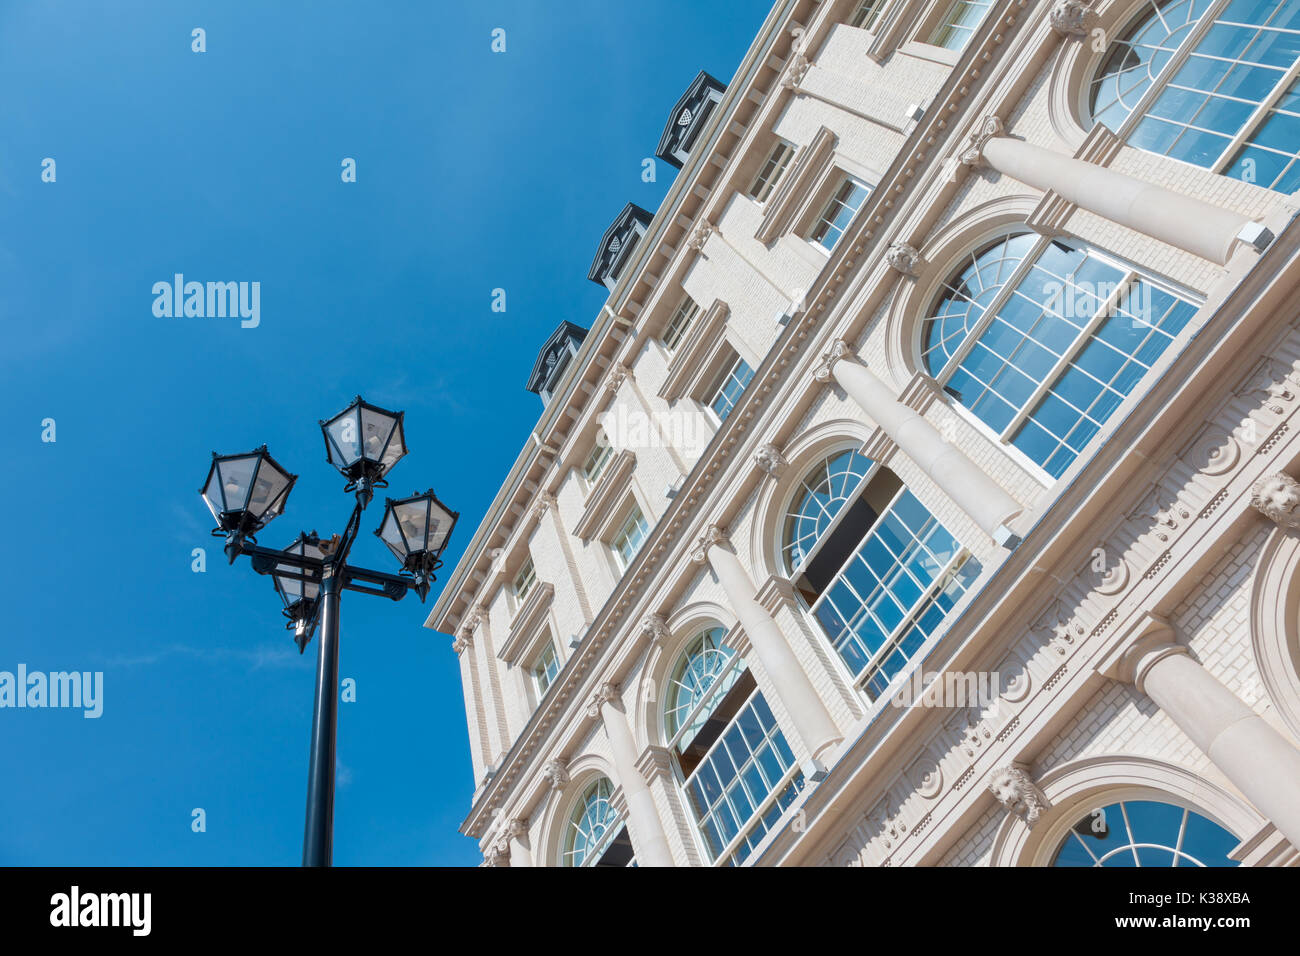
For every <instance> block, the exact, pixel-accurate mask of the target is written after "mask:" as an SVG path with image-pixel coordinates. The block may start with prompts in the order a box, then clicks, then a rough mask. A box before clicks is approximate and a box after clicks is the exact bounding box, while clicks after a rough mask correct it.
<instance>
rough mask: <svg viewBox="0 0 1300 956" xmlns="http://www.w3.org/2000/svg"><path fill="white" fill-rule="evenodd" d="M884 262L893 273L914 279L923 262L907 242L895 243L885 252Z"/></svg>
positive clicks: (919, 254)
mask: <svg viewBox="0 0 1300 956" xmlns="http://www.w3.org/2000/svg"><path fill="white" fill-rule="evenodd" d="M885 262H886V263H887V264H888V265H889V268H891V269H893V270H894V271H895V272H901V273H902V274H903V275H905V276H913V277H914V276H915V275H916V274H917V272H918V271H920V268H921V265H922V263H923V262H924V260H923V259H922V258H921V253H920V251H919V250H918V249H917V248H916V246H913V245H912V244H910V243H907V242H895V243H893V244H891V245H890V247H889V248H888V249H887V250H885Z"/></svg>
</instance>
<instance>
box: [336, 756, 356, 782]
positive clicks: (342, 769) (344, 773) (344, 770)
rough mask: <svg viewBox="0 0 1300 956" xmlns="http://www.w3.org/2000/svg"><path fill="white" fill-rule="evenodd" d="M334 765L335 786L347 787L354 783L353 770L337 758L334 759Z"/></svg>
mask: <svg viewBox="0 0 1300 956" xmlns="http://www.w3.org/2000/svg"><path fill="white" fill-rule="evenodd" d="M334 763H335V767H334V784H335V786H338V787H346V786H347V785H348V784H350V783H351V782H352V768H351V767H349V766H348V765H347V764H345V763H344V762H343V761H342V760H339V759H338V757H337V756H335V758H334Z"/></svg>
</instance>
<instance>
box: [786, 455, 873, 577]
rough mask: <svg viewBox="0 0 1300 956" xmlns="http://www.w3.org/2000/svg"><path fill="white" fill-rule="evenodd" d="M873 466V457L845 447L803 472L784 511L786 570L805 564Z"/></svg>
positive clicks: (795, 569) (796, 568)
mask: <svg viewBox="0 0 1300 956" xmlns="http://www.w3.org/2000/svg"><path fill="white" fill-rule="evenodd" d="M870 468H871V459H870V458H867V457H866V456H865V455H863V454H862V453H861V452H858V451H857V450H855V449H852V448H846V449H844V450H843V451H837V452H833V453H832V454H830V455H828V456H827V457H826V458H824V459H823V460H822V461H820V462H818V463H817V464H816V465H815V466H814V467H813V468H812V469H811V470H810V471H809V472H808V474H806V475H804V478H803V481H802V482H800V483H799V490H798V491H797V492H796V493H795V496H794V499H793V500H792V501H791V502H790V507H789V508H788V509H787V510H786V514H785V530H784V533H783V535H782V544H781V555H782V558H783V559H784V561H785V568H786V570H787V571H797V570H799V568H801V567H802V566H803V564H804V561H805V560H806V559H807V558H808V556H809V555H810V554H811V553H812V551H813V547H814V546H815V545H816V543H817V541H818V540H819V539H820V538H821V536H822V535H823V534H825V533H826V530H827V529H828V528H829V527H830V525H831V523H832V522H833V521H835V519H836V518H837V517H838V516H839V513H840V509H841V508H843V507H844V505H845V504H846V503H847V502H849V501H851V500H852V499H853V496H854V495H855V494H856V493H857V491H858V486H859V485H860V484H862V479H863V478H865V477H866V474H867V471H868V470H869V469H870Z"/></svg>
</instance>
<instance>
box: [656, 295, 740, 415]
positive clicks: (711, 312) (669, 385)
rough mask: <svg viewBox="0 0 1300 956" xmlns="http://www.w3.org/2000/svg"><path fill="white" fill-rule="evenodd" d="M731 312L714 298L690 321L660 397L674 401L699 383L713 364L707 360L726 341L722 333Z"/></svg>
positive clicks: (675, 352)
mask: <svg viewBox="0 0 1300 956" xmlns="http://www.w3.org/2000/svg"><path fill="white" fill-rule="evenodd" d="M730 313H731V308H730V307H729V306H728V305H727V303H725V302H723V301H722V300H721V299H714V300H713V304H712V305H711V306H709V308H708V310H707V311H706V312H705V313H704V314H703V315H700V316H697V317H696V319H695V321H694V322H692V323H691V326H690V328H689V329H687V330H686V335H685V337H684V338H683V339H682V340H681V341H680V342H678V343H677V348H676V350H675V351H674V352H673V357H672V359H671V360H670V361H669V362H668V372H667V374H666V375H664V381H663V384H662V385H660V386H659V397H660V398H662V399H664V400H666V401H670V402H671V401H675V400H676V399H679V398H681V397H682V396H683V395H686V394H688V393H690V392H692V391H694V390H695V389H696V388H699V387H700V386H701V384H702V379H703V376H704V375H706V374H707V373H708V372H709V370H710V368H711V367H712V366H711V363H710V359H712V358H713V356H714V355H716V354H717V351H718V350H719V349H721V348H723V347H724V346H725V345H726V344H727V340H726V337H725V334H724V333H725V331H726V325H727V316H728V315H730Z"/></svg>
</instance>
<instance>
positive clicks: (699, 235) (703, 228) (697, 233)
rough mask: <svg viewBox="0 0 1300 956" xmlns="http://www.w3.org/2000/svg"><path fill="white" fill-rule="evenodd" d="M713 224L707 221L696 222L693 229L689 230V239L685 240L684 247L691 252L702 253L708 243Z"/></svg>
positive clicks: (712, 231)
mask: <svg viewBox="0 0 1300 956" xmlns="http://www.w3.org/2000/svg"><path fill="white" fill-rule="evenodd" d="M713 233H714V228H713V223H711V222H709V221H708V220H707V219H703V220H701V221H700V222H698V223H697V224H696V226H695V228H694V229H692V230H691V235H690V238H689V239H687V240H686V246H687V248H688V249H690V250H692V251H693V252H703V251H704V246H705V244H706V243H708V241H709V238H710V237H711V236H712V235H713Z"/></svg>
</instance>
